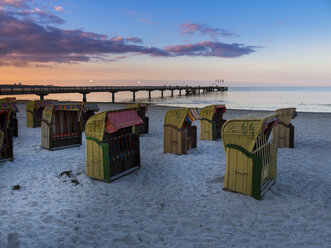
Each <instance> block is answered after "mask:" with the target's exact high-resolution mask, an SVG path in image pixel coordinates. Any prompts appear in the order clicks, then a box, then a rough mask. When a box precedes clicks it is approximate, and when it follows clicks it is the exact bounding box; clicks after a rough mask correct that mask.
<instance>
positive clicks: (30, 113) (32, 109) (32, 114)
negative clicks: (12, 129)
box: [25, 100, 58, 128]
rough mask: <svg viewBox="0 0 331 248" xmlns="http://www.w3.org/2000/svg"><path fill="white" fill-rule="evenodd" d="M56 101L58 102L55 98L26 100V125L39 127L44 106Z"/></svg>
mask: <svg viewBox="0 0 331 248" xmlns="http://www.w3.org/2000/svg"><path fill="white" fill-rule="evenodd" d="M56 103H58V102H57V101H56V100H35V101H28V102H27V103H26V105H25V110H26V126H27V127H32V128H35V127H40V126H41V119H42V114H43V110H44V108H45V107H46V106H48V105H53V104H56Z"/></svg>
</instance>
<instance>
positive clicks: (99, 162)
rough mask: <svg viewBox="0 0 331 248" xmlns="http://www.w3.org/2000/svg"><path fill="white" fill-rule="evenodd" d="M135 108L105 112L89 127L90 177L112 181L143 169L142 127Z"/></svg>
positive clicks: (92, 120) (87, 126) (89, 124)
mask: <svg viewBox="0 0 331 248" xmlns="http://www.w3.org/2000/svg"><path fill="white" fill-rule="evenodd" d="M142 124H143V121H142V119H141V118H140V117H139V116H138V115H137V112H136V110H135V109H121V110H114V111H105V112H101V113H98V114H96V115H94V116H92V117H90V118H89V119H88V121H87V123H86V126H85V136H86V175H88V176H90V177H92V178H95V179H98V180H102V181H106V182H110V181H113V180H115V179H117V178H119V177H121V176H124V175H126V174H128V173H130V172H133V171H135V170H137V169H139V168H140V149H139V135H138V134H135V133H133V132H132V127H133V126H135V125H142Z"/></svg>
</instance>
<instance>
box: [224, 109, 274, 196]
mask: <svg viewBox="0 0 331 248" xmlns="http://www.w3.org/2000/svg"><path fill="white" fill-rule="evenodd" d="M277 122H278V114H276V113H272V114H248V115H244V116H242V117H241V118H237V119H232V120H228V121H227V122H225V124H224V125H223V128H222V140H223V144H224V149H225V154H226V170H225V175H224V188H223V189H224V190H228V191H233V192H239V193H242V194H246V195H250V196H252V197H254V198H255V199H258V200H260V199H261V197H262V196H263V195H264V194H265V192H266V191H267V190H268V189H270V188H271V186H272V185H273V184H274V183H275V182H276V176H277V146H276V145H273V144H270V143H269V142H268V138H269V136H270V134H271V130H272V128H273V127H274V126H275V125H276V124H277Z"/></svg>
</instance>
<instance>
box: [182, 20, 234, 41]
mask: <svg viewBox="0 0 331 248" xmlns="http://www.w3.org/2000/svg"><path fill="white" fill-rule="evenodd" d="M179 29H180V33H181V34H183V35H193V34H198V35H201V36H202V35H209V36H210V37H211V38H213V39H215V38H217V37H219V36H224V37H229V36H237V35H236V34H234V33H232V32H229V31H228V30H226V29H219V28H211V27H209V26H208V25H207V24H199V23H184V24H181V25H180V26H179Z"/></svg>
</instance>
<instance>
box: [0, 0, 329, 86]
mask: <svg viewBox="0 0 331 248" xmlns="http://www.w3.org/2000/svg"><path fill="white" fill-rule="evenodd" d="M330 44H331V0H309V1H308V0H291V1H289V0H269V1H262V0H261V1H257V0H256V1H254V0H250V1H246V0H215V1H211V0H204V1H199V0H195V1H193V0H191V1H187V0H181V1H178V0H177V1H172V0H167V1H155V0H154V1H145V0H139V1H138V0H137V1H133V0H131V1H128V0H122V1H111V0H95V1H88V0H76V1H75V0H43V1H41V0H40V1H37V0H35V1H28V0H0V83H2V84H3V83H19V82H22V83H45V84H50V83H51V84H57V83H62V84H67V85H72V84H73V83H74V82H75V83H77V82H79V83H87V82H90V80H93V81H95V82H114V81H118V82H129V83H130V82H132V83H133V82H138V81H139V82H142V83H143V82H155V83H157V82H160V81H163V82H164V81H195V82H200V81H201V82H204V83H213V82H215V80H216V79H224V80H225V82H226V83H227V84H228V86H316V87H317V86H331V48H330Z"/></svg>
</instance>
